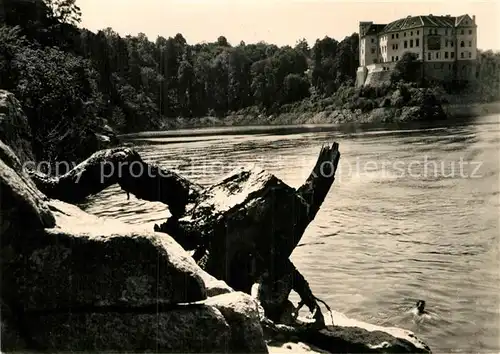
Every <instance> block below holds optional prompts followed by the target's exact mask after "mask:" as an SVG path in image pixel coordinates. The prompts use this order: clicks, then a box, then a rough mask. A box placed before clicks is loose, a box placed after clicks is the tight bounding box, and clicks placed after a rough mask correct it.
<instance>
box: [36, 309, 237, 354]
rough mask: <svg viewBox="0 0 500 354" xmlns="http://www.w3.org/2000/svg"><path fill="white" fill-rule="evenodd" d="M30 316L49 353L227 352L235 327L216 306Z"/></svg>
mask: <svg viewBox="0 0 500 354" xmlns="http://www.w3.org/2000/svg"><path fill="white" fill-rule="evenodd" d="M97 310H99V309H98V308H96V312H92V309H89V312H83V313H54V314H36V315H28V318H27V320H28V321H27V322H28V326H29V330H30V333H31V336H32V340H33V342H35V343H36V345H37V346H38V347H39V348H42V349H44V350H46V351H48V352H56V351H58V352H78V351H83V352H94V353H99V352H109V351H119V352H147V353H152V352H160V353H165V352H170V353H211V352H215V353H226V352H228V349H229V346H228V345H229V338H230V328H229V326H228V324H227V323H226V321H225V320H224V317H223V316H222V314H221V313H220V311H218V310H217V309H216V308H214V307H210V306H205V305H199V304H195V305H189V306H179V307H178V308H174V309H171V310H168V311H162V312H158V313H157V312H156V311H154V309H153V311H151V312H150V313H140V312H135V313H134V312H131V311H128V309H127V308H124V309H123V311H110V312H102V311H99V312H97Z"/></svg>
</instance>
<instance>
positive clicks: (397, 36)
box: [372, 28, 472, 43]
mask: <svg viewBox="0 0 500 354" xmlns="http://www.w3.org/2000/svg"><path fill="white" fill-rule="evenodd" d="M439 32H440V31H438V29H437V28H431V29H429V34H431V35H432V34H435V35H436V34H439ZM449 32H450V33H449V34H454V32H453V30H450V31H449ZM406 33H407V32H403V37H406ZM444 34H445V35H446V36H447V35H448V29H447V28H445V30H444ZM460 34H462V35H463V34H465V30H464V29H461V30H460ZM416 35H417V36H418V35H420V30H417V31H416ZM469 35H472V30H471V29H469ZM409 36H410V37H413V31H410V32H409ZM395 38H396V39H397V38H399V33H392V34H391V39H395ZM381 40H387V36H382V38H381ZM372 43H375V39H374V38H372Z"/></svg>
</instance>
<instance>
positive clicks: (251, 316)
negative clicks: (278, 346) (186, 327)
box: [204, 292, 268, 353]
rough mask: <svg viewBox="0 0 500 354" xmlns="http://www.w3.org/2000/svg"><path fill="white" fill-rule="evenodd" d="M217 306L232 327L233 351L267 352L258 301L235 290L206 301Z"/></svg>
mask: <svg viewBox="0 0 500 354" xmlns="http://www.w3.org/2000/svg"><path fill="white" fill-rule="evenodd" d="M204 303H205V304H206V305H210V306H213V307H215V308H217V309H218V310H219V311H220V312H221V313H222V315H223V316H224V318H225V319H226V321H227V323H228V324H229V326H230V327H231V339H230V344H229V345H230V347H231V348H232V351H231V352H233V353H266V352H267V351H268V350H267V346H266V343H265V341H264V334H263V331H262V327H261V325H260V316H259V311H258V306H259V305H258V303H257V302H256V301H255V300H254V299H253V298H252V297H251V296H250V295H248V294H245V293H243V292H233V293H229V294H224V295H219V296H215V297H212V298H209V299H207V300H205V301H204Z"/></svg>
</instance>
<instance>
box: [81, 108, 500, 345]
mask: <svg viewBox="0 0 500 354" xmlns="http://www.w3.org/2000/svg"><path fill="white" fill-rule="evenodd" d="M499 123H500V116H498V115H497V116H488V117H481V118H477V119H476V120H474V121H471V122H468V123H461V124H459V125H455V126H448V127H429V126H426V127H422V126H420V127H419V126H417V127H415V126H406V127H403V126H398V127H378V128H376V129H370V130H359V129H357V128H351V129H348V130H342V131H340V130H338V129H336V128H335V127H331V126H330V127H328V126H323V127H320V128H317V127H316V128H312V127H308V128H307V127H306V128H304V127H302V128H298V127H288V128H285V129H284V128H276V127H274V128H262V129H255V128H253V129H250V131H248V130H245V129H241V128H238V129H234V130H231V129H224V131H223V132H221V131H220V130H212V131H201V133H200V130H196V131H193V132H191V133H192V134H190V132H189V131H184V132H180V133H179V132H177V133H176V134H175V136H162V135H161V134H157V135H156V136H155V137H150V138H148V137H147V136H142V137H140V140H135V141H133V143H134V144H137V145H136V148H137V150H138V151H139V153H140V154H141V155H142V156H143V158H144V159H145V160H146V161H149V162H156V163H159V164H161V165H162V166H164V167H167V168H172V169H174V170H176V171H177V172H180V173H182V174H183V175H185V176H186V177H187V178H190V179H192V180H193V181H196V182H198V183H201V184H203V185H209V184H211V183H214V182H215V181H217V180H218V179H219V178H220V177H222V176H223V175H224V174H226V173H228V172H230V170H231V169H232V168H235V167H238V166H241V165H245V164H247V163H256V164H258V165H260V166H262V167H264V168H266V169H267V170H269V171H271V172H272V173H274V174H276V175H277V176H278V177H280V178H281V179H283V180H284V181H285V182H286V183H288V184H290V185H292V186H294V187H298V186H299V185H300V184H301V183H302V182H303V181H304V179H305V178H306V177H307V175H308V174H309V172H310V170H311V168H312V167H313V164H314V163H315V161H316V158H317V154H318V152H319V149H320V147H321V144H323V143H326V142H332V141H337V142H338V143H339V144H340V150H341V153H342V157H341V160H340V167H339V171H338V173H337V179H336V181H335V183H334V185H333V187H332V189H331V191H330V193H329V195H328V196H327V198H326V200H325V202H324V203H323V206H322V208H321V210H320V212H319V213H318V215H317V216H316V218H315V220H314V221H313V223H312V224H311V225H310V227H309V228H308V229H307V231H306V233H305V234H304V236H303V238H302V241H301V244H300V247H298V248H297V249H296V250H295V251H294V253H293V255H292V260H293V261H294V263H295V264H296V266H297V267H298V269H299V270H300V271H301V272H302V273H303V274H304V275H305V277H306V278H307V280H308V281H309V283H310V285H311V287H312V290H313V292H315V294H316V295H317V296H318V297H320V298H322V299H323V300H325V301H326V302H327V303H329V304H330V306H331V307H332V308H334V309H335V310H337V311H340V312H343V313H345V314H346V315H347V316H349V317H353V318H356V319H360V320H364V321H368V322H371V323H374V324H379V325H390V326H399V327H403V328H407V329H410V330H412V331H414V332H415V333H416V334H417V335H419V336H420V337H421V338H422V339H424V340H425V341H426V342H427V343H428V344H429V345H430V346H431V348H432V349H433V351H434V352H435V353H439V352H463V353H471V352H486V351H488V352H491V351H497V352H498V351H499V350H500V345H499V325H500V323H499V322H500V310H499V303H500V302H499V296H500V281H499V280H500V279H499V266H500V261H499V215H500V213H499V156H500V154H499V148H500V128H499ZM189 135H191V136H189ZM86 207H87V210H88V211H89V212H92V213H96V214H98V215H101V216H109V217H115V218H120V219H122V220H123V221H126V222H130V223H149V224H152V223H154V222H162V221H164V219H165V217H166V215H167V213H168V211H167V208H166V207H165V206H164V205H162V204H159V203H150V202H144V201H141V200H137V199H135V198H134V197H132V196H131V198H130V200H127V198H126V195H125V193H124V192H122V191H120V190H119V189H118V188H117V187H111V188H108V189H107V190H105V191H103V192H102V193H100V194H99V195H97V196H95V197H93V198H91V199H90V200H89V203H88V205H87V206H86ZM418 299H424V300H425V301H426V302H427V307H428V310H429V311H431V312H432V313H435V314H437V315H438V317H437V318H436V319H434V320H432V321H424V322H414V321H413V320H412V318H411V317H409V316H407V315H405V312H406V311H407V310H408V309H409V308H410V307H411V306H412V305H413V304H414V302H415V301H416V300H418Z"/></svg>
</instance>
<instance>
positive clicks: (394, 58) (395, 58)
mask: <svg viewBox="0 0 500 354" xmlns="http://www.w3.org/2000/svg"><path fill="white" fill-rule="evenodd" d="M465 53H467V56H468V57H469V59H471V58H472V52H462V53H460V58H462V59H465V56H466V54H465ZM416 54H417V59H420V53H416ZM440 57H441V54H440V52H436V53H435V54H434V58H435V59H440ZM454 58H455V52H444V59H454ZM398 60H399V56H398V55H396V56H392V57H391V61H398ZM427 60H432V53H431V52H429V53H427Z"/></svg>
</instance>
